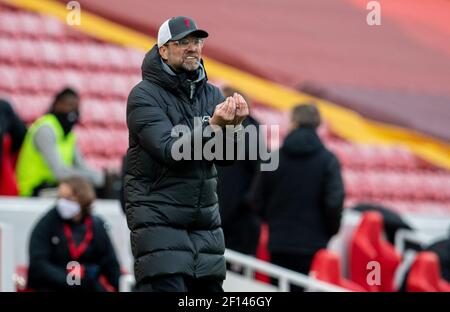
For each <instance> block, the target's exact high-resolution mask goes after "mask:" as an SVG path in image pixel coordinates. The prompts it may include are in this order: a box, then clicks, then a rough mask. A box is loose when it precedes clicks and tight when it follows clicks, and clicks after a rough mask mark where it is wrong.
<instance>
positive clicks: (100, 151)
mask: <svg viewBox="0 0 450 312" xmlns="http://www.w3.org/2000/svg"><path fill="white" fill-rule="evenodd" d="M75 131H76V133H77V137H78V144H79V147H80V150H81V152H82V153H83V154H84V155H86V157H88V156H93V157H97V158H104V157H106V158H111V159H114V161H116V160H119V159H121V157H122V156H123V155H124V154H125V152H126V150H127V148H128V131H127V130H126V128H125V129H105V128H81V127H79V128H77V129H76V130H75Z"/></svg>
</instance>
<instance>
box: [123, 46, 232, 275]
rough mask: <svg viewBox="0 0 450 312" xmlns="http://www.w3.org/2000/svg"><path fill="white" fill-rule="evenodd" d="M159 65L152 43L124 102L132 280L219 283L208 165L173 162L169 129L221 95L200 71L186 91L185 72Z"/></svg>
mask: <svg viewBox="0 0 450 312" xmlns="http://www.w3.org/2000/svg"><path fill="white" fill-rule="evenodd" d="M163 66H165V64H164V65H163V63H162V62H161V59H160V56H159V53H158V49H157V47H156V46H154V47H153V48H152V49H151V50H150V51H149V52H148V53H147V55H146V56H145V58H144V62H143V64H142V74H143V80H142V81H141V82H140V83H139V84H137V85H136V86H135V87H134V88H133V90H132V91H131V93H130V95H129V98H128V106H127V124H128V129H129V148H128V152H127V165H126V170H125V179H124V180H125V181H124V184H125V190H124V195H125V202H126V215H127V221H128V226H129V228H130V230H131V245H132V250H133V254H134V257H135V275H136V281H137V282H138V283H139V282H142V280H143V279H146V278H151V277H154V276H158V275H166V274H177V273H178V274H186V275H188V276H192V277H195V278H213V279H217V280H223V279H224V278H225V272H226V270H225V259H224V257H223V253H224V251H225V245H224V238H223V232H222V229H221V227H220V226H221V222H220V215H219V207H218V203H217V194H216V185H217V172H216V169H215V166H214V163H213V162H210V161H206V160H196V161H187V160H182V161H175V160H174V159H173V158H172V156H171V147H172V145H173V143H174V142H175V141H176V138H173V137H171V130H172V127H173V126H175V125H179V124H181V125H187V126H189V127H190V128H191V129H192V128H193V118H194V117H204V116H212V115H213V111H214V108H215V106H216V105H217V104H219V103H221V102H223V100H224V97H223V95H222V93H221V92H220V90H219V89H218V88H216V87H214V86H212V85H211V84H209V83H207V78H206V74H205V72H204V70H203V67H201V68H200V69H199V78H198V79H197V82H196V83H195V92H192V91H193V90H194V89H193V88H191V82H190V80H188V79H187V78H188V77H187V76H186V74H178V75H175V74H173V73H170V72H169V71H168V70H167V68H166V69H164V67H163ZM202 77H203V79H202Z"/></svg>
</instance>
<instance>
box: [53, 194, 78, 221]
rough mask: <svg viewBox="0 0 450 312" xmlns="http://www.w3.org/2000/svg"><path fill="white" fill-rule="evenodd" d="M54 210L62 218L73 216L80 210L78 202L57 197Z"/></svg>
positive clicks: (67, 218)
mask: <svg viewBox="0 0 450 312" xmlns="http://www.w3.org/2000/svg"><path fill="white" fill-rule="evenodd" d="M56 210H58V213H59V215H60V216H61V218H63V219H64V220H69V219H72V218H73V217H75V216H76V215H77V214H78V213H80V211H81V207H80V204H79V203H77V202H74V201H71V200H67V199H65V198H59V199H58V201H57V202H56Z"/></svg>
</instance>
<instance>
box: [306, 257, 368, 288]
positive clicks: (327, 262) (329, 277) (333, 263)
mask: <svg viewBox="0 0 450 312" xmlns="http://www.w3.org/2000/svg"><path fill="white" fill-rule="evenodd" d="M309 274H310V275H311V276H313V277H314V278H316V279H318V280H321V281H324V282H327V283H330V284H334V285H336V286H339V287H342V288H346V289H348V290H351V291H360V292H364V291H366V290H365V289H364V288H362V287H361V286H359V285H358V284H356V283H354V282H352V281H350V280H347V279H345V278H343V277H342V274H341V264H340V259H339V256H338V255H337V254H335V253H333V252H331V251H329V250H327V249H321V250H319V251H318V252H317V253H316V254H315V255H314V258H313V261H312V264H311V270H310V273H309Z"/></svg>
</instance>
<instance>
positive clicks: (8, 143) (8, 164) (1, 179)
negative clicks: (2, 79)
mask: <svg viewBox="0 0 450 312" xmlns="http://www.w3.org/2000/svg"><path fill="white" fill-rule="evenodd" d="M26 132H27V128H26V127H25V124H24V123H23V121H22V120H21V119H20V118H19V116H17V115H16V113H15V112H14V110H13V109H12V107H11V105H10V104H9V103H8V102H6V101H4V100H2V99H0V195H9V196H16V195H18V189H17V182H16V178H15V175H14V168H15V163H16V159H17V153H18V151H19V149H20V147H21V146H22V142H23V139H24V137H25V133H26Z"/></svg>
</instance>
